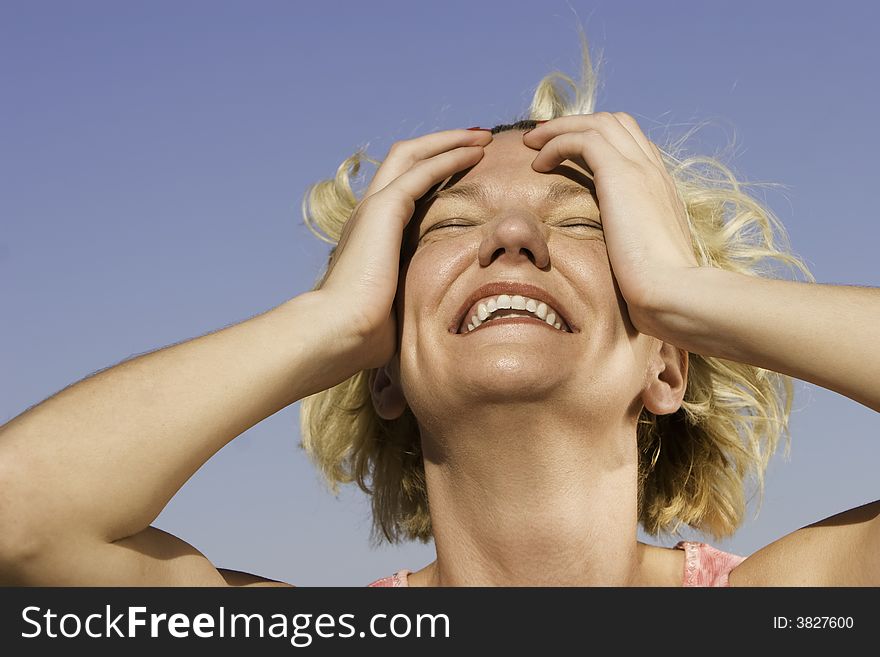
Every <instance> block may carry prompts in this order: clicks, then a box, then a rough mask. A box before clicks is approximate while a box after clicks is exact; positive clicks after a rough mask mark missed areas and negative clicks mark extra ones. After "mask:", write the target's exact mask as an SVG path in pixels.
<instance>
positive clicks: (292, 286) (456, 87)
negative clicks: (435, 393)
mask: <svg viewBox="0 0 880 657" xmlns="http://www.w3.org/2000/svg"><path fill="white" fill-rule="evenodd" d="M417 7H418V11H416V8H417ZM572 9H574V10H575V11H576V12H577V15H578V16H579V17H580V19H581V21H582V23H583V25H584V27H585V29H586V32H587V36H588V38H589V39H590V40H591V43H592V46H593V48H594V52H597V51H598V50H600V49H601V50H602V51H603V60H604V66H603V70H602V81H603V86H602V88H601V91H600V94H599V102H598V109H600V110H608V111H626V112H629V113H630V114H633V115H634V116H635V117H636V119H637V120H638V121H639V122H640V124H641V125H642V127H643V129H644V130H645V131H646V133H647V134H648V136H649V137H651V138H653V139H655V141H660V140H661V139H662V137H663V136H664V135H666V134H671V135H676V134H680V133H681V132H683V131H684V130H686V129H687V128H688V127H690V126H692V125H694V124H696V123H699V122H703V121H708V122H710V123H709V125H708V126H707V127H705V128H703V129H702V130H701V131H700V132H699V133H698V134H697V135H696V137H695V138H694V140H693V141H692V142H691V144H692V150H693V151H694V152H703V153H710V154H711V153H714V152H717V151H721V150H723V149H724V148H725V146H727V145H728V144H729V143H730V142H732V141H733V142H734V147H733V148H732V149H729V151H732V152H731V154H730V156H729V157H728V158H727V159H726V161H727V162H728V164H730V165H731V166H732V167H733V168H734V170H735V171H736V172H737V173H738V174H739V175H740V177H741V178H742V179H744V180H748V181H766V182H776V183H780V184H781V185H784V187H780V188H771V189H768V190H766V191H765V192H760V194H761V195H762V198H763V199H764V200H766V202H767V203H768V204H769V205H770V207H771V208H772V209H773V210H774V212H775V213H776V214H777V215H778V216H779V217H780V219H781V220H782V221H783V223H784V224H785V225H786V226H787V228H788V231H789V234H790V237H791V240H792V244H793V247H794V250H795V251H796V252H797V253H799V254H800V255H801V256H802V257H803V258H804V259H805V260H806V261H807V263H808V265H809V266H810V267H811V268H812V270H813V272H814V274H815V276H816V278H817V280H818V281H819V282H824V283H841V284H860V285H871V286H877V285H878V284H880V268H878V264H877V245H878V244H880V228H878V216H877V200H876V196H875V195H876V193H877V189H878V185H877V183H876V181H875V175H876V174H875V173H874V172H876V170H877V153H878V152H880V139H878V136H877V129H876V128H875V127H874V126H875V124H876V115H877V108H878V106H880V102H878V101H880V91H878V85H877V83H876V79H877V68H878V63H880V45H878V41H877V39H876V25H877V22H878V19H880V10H878V9H877V5H876V4H874V3H866V2H840V1H838V2H834V3H802V2H771V3H768V2H754V1H746V2H743V1H740V2H712V3H708V2H691V1H689V2H663V3H657V2H631V1H629V2H625V1H621V0H613V1H612V0H604V1H601V2H584V1H581V0H570V1H569V2H565V1H562V0H551V1H550V2H541V3H536V2H534V1H531V2H520V1H515V2H514V1H510V0H505V1H504V2H500V1H499V2H473V1H470V2H461V1H460V0H447V1H445V2H443V3H416V4H414V3H412V2H387V1H386V2H377V1H375V0H373V1H371V2H335V3H317V2H315V3H306V2H277V1H276V2H268V1H260V2H244V1H241V2H217V1H211V2H207V1H198V2H197V1H191V0H188V1H185V2H180V1H174V2H171V1H168V0H165V1H154V2H149V3H133V2H126V3H120V2H110V1H108V2H95V1H85V0H84V1H80V2H76V3H68V2H60V1H59V2H45V1H27V2H25V1H22V0H19V1H9V0H4V1H3V2H2V3H0V99H2V100H0V223H2V229H0V295H2V309H3V310H2V313H0V334H2V340H0V422H5V421H7V420H9V419H11V418H13V417H14V416H16V415H18V414H19V413H21V412H22V411H23V410H25V409H26V408H27V407H29V406H30V405H32V404H34V403H36V402H38V401H41V400H42V399H45V398H46V397H48V396H49V395H51V394H53V393H54V392H56V391H58V390H60V389H61V388H63V387H65V386H66V385H68V384H70V383H72V382H74V381H77V380H79V379H82V378H83V377H85V376H87V375H89V374H91V373H92V372H94V371H95V370H98V369H100V368H103V367H106V366H108V365H112V364H114V363H117V362H119V361H121V360H123V359H126V358H128V357H129V356H132V355H134V354H139V353H142V352H146V351H150V350H154V349H157V348H159V347H162V346H165V345H168V344H171V343H174V342H178V341H181V340H184V339H188V338H192V337H196V336H199V335H202V334H204V333H206V332H209V331H212V330H215V329H217V328H220V327H223V326H226V325H229V324H233V323H237V322H239V321H242V320H244V319H247V318H248V317H251V316H253V315H256V314H258V313H261V312H263V311H265V310H268V309H269V308H271V307H274V306H276V305H278V304H279V303H281V302H283V301H284V300H286V299H288V298H290V297H293V296H295V295H297V294H300V293H302V292H304V291H306V290H308V289H310V287H311V285H312V283H313V281H314V279H315V276H316V274H317V272H318V270H319V268H320V266H321V265H322V263H323V262H324V261H325V259H326V256H327V253H328V247H327V245H325V244H323V243H322V242H319V241H318V240H317V239H315V238H314V237H313V236H312V235H311V233H309V231H308V230H307V229H306V228H305V226H304V224H303V221H302V216H301V211H300V203H301V200H302V197H303V193H304V192H305V190H306V187H307V186H308V185H309V184H311V183H313V182H316V181H317V180H320V179H322V178H327V177H330V176H332V175H333V174H334V173H335V171H336V168H337V166H338V165H339V163H340V162H341V161H342V160H343V159H344V158H346V157H347V156H348V155H350V154H351V153H352V152H354V150H356V148H357V147H358V146H360V145H368V152H369V154H370V155H371V156H372V157H374V158H376V159H381V158H383V157H384V156H385V154H386V153H387V150H388V148H389V147H390V146H391V144H392V143H393V142H394V141H396V140H399V139H406V138H410V137H414V136H416V135H420V134H424V133H426V132H432V131H435V130H441V129H448V128H456V127H468V126H472V125H482V126H486V127H489V126H492V125H494V124H496V123H502V122H505V121H507V120H509V119H512V118H514V117H518V116H520V115H521V114H523V113H524V112H525V111H526V110H527V107H528V103H529V101H530V99H531V96H532V93H533V91H534V87H535V85H536V84H537V83H538V81H539V80H540V79H541V78H542V77H543V76H544V75H546V74H547V73H549V72H551V71H553V70H562V71H564V72H566V73H569V74H571V75H573V76H577V75H578V72H579V70H578V68H577V66H578V61H579V60H578V57H579V42H578V39H577V32H576V27H575V23H574V13H573V12H572ZM370 171H372V169H370ZM840 339H841V340H845V339H846V317H841V325H840ZM871 346H872V347H875V345H871ZM805 357H806V355H805ZM796 390H797V395H796V399H795V408H796V410H795V412H794V414H793V416H792V424H791V426H792V434H793V445H792V455H791V459H790V460H785V459H783V458H782V457H781V454H780V455H779V456H778V457H776V458H774V459H773V461H772V463H771V467H770V470H769V473H768V484H767V489H766V496H765V500H764V505H763V508H762V510H761V513H760V515H759V516H758V517H757V519H755V518H754V517H753V516H754V511H753V510H752V511H751V512H750V519H749V521H748V522H747V523H746V524H745V525H744V526H743V528H742V529H741V530H740V532H739V533H738V534H737V535H736V536H735V537H734V538H732V539H731V540H728V541H724V542H716V543H715V545H717V546H719V547H721V548H722V549H726V550H730V551H733V552H737V553H739V554H750V553H751V552H753V551H755V550H757V549H759V548H760V547H762V546H764V545H766V544H768V543H770V542H772V541H774V540H776V539H777V538H779V537H781V536H783V535H784V534H786V533H788V532H791V531H793V530H795V529H798V528H799V527H801V526H803V525H806V524H809V523H811V522H814V521H816V520H819V519H821V518H824V517H826V516H829V515H832V514H834V513H837V512H839V511H842V510H845V509H848V508H851V507H854V506H858V505H860V504H864V503H866V502H869V501H873V500H874V499H877V498H878V497H880V494H878V492H880V491H878V486H877V463H878V462H880V436H878V433H880V432H878V429H880V424H878V417H877V414H876V413H874V412H873V411H871V410H869V409H867V408H865V407H863V406H860V405H859V404H858V403H856V402H854V401H851V400H849V399H846V398H844V397H841V396H840V395H837V394H836V393H832V392H829V391H827V390H823V389H821V388H818V387H816V386H813V385H808V384H802V383H799V384H797V388H796ZM298 418H299V404H295V405H293V406H291V407H289V408H287V409H285V410H283V411H281V412H279V413H277V414H276V415H274V416H273V417H271V418H268V419H266V420H265V421H263V422H262V423H260V424H258V425H257V426H255V427H254V428H253V429H251V430H250V431H248V432H246V433H245V434H243V435H242V436H240V437H239V438H237V439H236V440H234V441H233V442H232V443H231V444H229V445H228V446H227V447H225V448H224V449H223V450H221V451H220V452H219V453H218V454H217V455H216V456H215V457H214V458H213V459H211V460H210V461H209V462H208V463H207V464H206V465H205V466H204V467H203V468H202V469H201V470H200V471H199V472H198V473H197V474H196V475H195V476H194V477H193V478H192V479H191V480H190V481H189V482H188V483H187V484H186V485H185V486H184V487H183V489H182V490H181V491H180V492H179V494H178V495H177V496H176V497H175V498H174V499H173V500H172V501H171V503H170V504H169V505H168V507H167V508H166V509H165V511H164V512H163V513H162V514H161V515H160V516H159V518H158V520H157V522H156V525H157V526H159V527H161V528H163V529H165V530H167V531H170V532H172V533H174V534H176V535H178V536H180V537H181V538H183V539H184V540H186V541H188V542H190V543H192V544H193V545H195V546H196V547H197V548H198V549H200V550H201V551H203V552H204V553H205V554H206V555H207V556H208V557H209V558H210V559H211V560H212V561H213V562H214V563H215V564H217V565H218V566H221V567H226V568H233V569H239V570H246V571H250V572H254V573H257V574H261V575H265V576H268V577H272V578H277V579H281V580H284V581H288V582H291V583H294V584H300V585H362V584H367V583H368V582H370V581H372V580H373V579H375V578H377V577H380V576H384V575H387V574H390V573H391V572H392V571H394V570H397V569H399V568H403V567H406V568H410V569H418V568H421V567H422V566H424V565H425V564H427V563H428V562H429V561H431V560H432V559H433V548H432V546H430V545H429V546H423V545H420V544H411V545H405V546H401V547H388V548H383V549H379V550H371V549H370V548H369V545H368V536H369V528H370V518H369V507H368V504H367V502H366V499H365V498H364V497H363V495H362V494H361V493H360V492H359V491H357V490H356V489H352V490H349V491H347V492H345V493H343V494H342V495H341V496H340V497H339V498H338V499H337V498H334V497H333V496H332V495H330V494H329V493H327V492H325V491H324V489H323V488H322V484H321V482H320V480H319V478H318V476H317V473H316V471H315V470H314V468H313V467H312V466H311V465H310V463H309V462H308V460H307V458H306V457H305V454H304V453H303V452H302V451H301V450H300V449H299V448H298V446H297V445H298V443H299V433H298ZM643 538H644V537H643ZM685 538H697V539H698V540H699V539H700V536H699V535H696V534H687V535H685ZM675 540H676V539H674V538H672V539H668V540H665V541H663V542H662V544H664V545H672V544H673V543H674V542H675Z"/></svg>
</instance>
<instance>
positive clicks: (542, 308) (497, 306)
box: [467, 294, 566, 331]
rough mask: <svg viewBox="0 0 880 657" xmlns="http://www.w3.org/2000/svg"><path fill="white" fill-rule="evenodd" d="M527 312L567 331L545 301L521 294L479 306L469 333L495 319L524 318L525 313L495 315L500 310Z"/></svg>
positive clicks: (500, 296)
mask: <svg viewBox="0 0 880 657" xmlns="http://www.w3.org/2000/svg"><path fill="white" fill-rule="evenodd" d="M507 308H509V309H511V310H521V311H527V312H528V313H530V314H532V315H534V316H535V317H537V318H538V319H540V320H542V321H544V322H546V323H547V324H548V325H549V326H552V327H553V328H555V329H558V330H560V331H565V330H566V329H564V328H563V327H562V318H561V317H560V318H557V317H556V313H555V312H552V310H551V309H550V308H549V307H548V306H547V304H546V303H544V302H543V301H537V300H536V299H530V298H528V297H525V296H523V295H521V294H514V295H509V294H500V295H498V296H497V297H495V298H490V299H487V300H486V301H484V302H482V303H479V304H477V307H476V309H475V310H474V314H473V315H471V317H470V321H469V323H468V325H467V330H468V331H473V330H474V329H476V328H479V327H480V325H481V324H485V323H486V322H491V321H492V320H493V319H505V318H507V317H524V316H526V315H524V314H523V313H516V312H513V313H504V314H501V313H499V314H495V313H496V311H498V310H504V309H507Z"/></svg>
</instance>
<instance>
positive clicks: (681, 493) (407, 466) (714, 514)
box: [300, 30, 815, 543]
mask: <svg viewBox="0 0 880 657" xmlns="http://www.w3.org/2000/svg"><path fill="white" fill-rule="evenodd" d="M580 40H581V47H582V66H583V69H582V78H581V81H580V83H575V82H574V81H573V80H572V79H571V78H570V77H568V76H567V75H565V74H563V73H560V72H558V71H557V72H553V73H550V74H548V75H547V76H546V77H545V78H544V79H542V80H541V82H540V83H539V84H538V87H537V89H536V90H535V94H534V97H533V99H532V103H531V107H530V109H529V113H528V117H529V118H528V119H525V120H521V121H518V122H516V123H513V124H510V125H503V126H496V128H493V130H492V131H493V133H496V132H501V131H504V130H510V129H526V128H529V127H533V126H534V122H535V121H537V120H542V119H552V118H556V117H559V116H565V115H571V114H590V113H592V112H593V111H594V109H593V108H594V106H595V97H596V91H597V80H598V78H597V73H596V69H594V67H593V63H592V60H591V58H590V53H589V47H588V44H587V40H586V37H585V35H584V33H583V30H580ZM560 83H562V84H560ZM565 87H568V88H569V89H570V90H571V91H573V95H574V97H573V98H572V97H571V96H570V95H569V94H567V93H565ZM690 134H691V133H688V135H685V137H684V138H683V139H681V140H679V141H678V142H676V143H675V144H668V145H667V146H666V147H665V148H661V151H662V154H663V159H664V163H665V164H666V167H667V170H668V171H669V173H670V174H671V176H672V177H673V179H674V180H675V182H676V185H677V188H678V191H679V193H680V194H681V197H682V199H683V200H684V202H685V204H686V206H687V209H688V216H689V220H690V222H689V223H690V228H691V238H692V243H693V248H694V253H695V255H696V256H697V259H698V261H699V262H700V264H701V266H705V267H718V268H722V269H727V270H730V271H735V272H739V273H742V274H747V275H752V276H767V277H770V276H771V275H772V272H771V268H770V267H768V266H767V265H768V264H769V265H774V264H784V265H788V266H789V267H791V268H792V269H797V270H800V271H801V272H802V273H803V274H804V276H805V278H806V279H807V280H809V281H811V282H813V281H814V280H815V279H813V277H812V275H811V273H810V271H809V269H808V268H807V266H806V265H805V264H804V263H803V262H802V261H801V260H800V259H799V258H798V257H797V256H795V255H793V254H792V253H791V251H790V248H789V247H788V237H787V235H786V232H785V229H784V227H783V226H782V224H781V223H780V222H779V220H778V219H776V217H775V216H774V215H773V214H772V212H771V211H770V210H769V209H768V208H766V207H764V206H763V205H762V204H761V203H759V202H758V201H757V200H755V199H754V198H752V197H751V196H749V195H748V194H747V193H746V191H745V189H744V188H745V187H746V186H747V184H745V183H742V182H739V181H738V180H737V179H736V178H735V177H734V175H733V173H732V172H731V170H730V169H728V168H727V167H726V166H725V165H724V164H722V163H721V162H720V161H719V160H717V159H715V158H712V157H687V158H684V159H679V157H678V155H680V154H681V152H682V145H683V143H684V141H686V140H687V138H688V137H689V136H690ZM364 160H366V161H368V162H371V163H373V164H375V165H377V166H378V165H379V164H380V162H377V161H375V160H372V159H370V158H369V157H367V156H366V153H365V152H364V150H363V149H360V150H358V151H357V152H356V153H355V154H354V155H352V156H351V157H349V158H348V159H346V160H345V161H344V162H342V164H341V165H340V166H339V168H338V169H337V171H336V176H335V177H334V178H332V179H329V180H324V181H321V182H319V183H316V184H314V185H312V186H311V187H310V188H309V189H308V191H307V193H306V196H305V199H304V200H303V215H304V218H305V223H306V226H307V227H308V228H309V230H311V231H312V232H313V233H314V234H315V235H316V236H317V237H319V238H320V239H322V240H323V241H326V242H329V243H331V244H335V243H336V242H337V241H338V239H339V236H340V235H341V233H342V229H343V226H344V225H345V222H346V221H347V220H348V218H349V216H350V215H351V213H352V211H353V209H354V207H355V205H356V204H357V203H358V201H359V199H358V198H357V196H356V195H355V193H354V192H353V190H352V186H351V177H352V176H354V175H357V174H358V172H359V170H360V167H361V163H362V161H364ZM774 230H775V231H776V232H777V233H778V237H776V236H774ZM332 257H333V252H332V251H331V254H330V258H331V259H332ZM328 264H329V263H328ZM325 275H326V270H325V274H323V275H322V276H321V279H320V280H319V281H318V283H317V285H316V286H315V289H317V288H319V287H320V286H321V284H322V283H323V279H324V276H325ZM374 372H375V371H363V372H359V373H358V374H356V375H354V376H353V377H351V378H350V379H348V380H346V381H343V382H342V383H340V384H339V385H336V386H334V387H332V388H330V389H328V390H325V391H323V392H320V393H318V394H315V395H312V396H310V397H307V398H305V399H303V400H302V407H301V411H300V420H301V430H302V447H303V448H304V449H305V450H306V452H307V453H308V454H309V456H310V457H311V459H312V460H313V461H314V462H315V464H316V465H317V466H318V467H319V469H320V470H321V472H322V473H323V475H324V477H325V478H326V480H327V482H328V483H329V485H330V488H331V490H332V491H333V493H334V494H336V493H338V490H339V484H343V483H351V482H357V484H358V486H359V487H360V488H361V489H362V490H363V491H364V492H366V493H367V494H368V495H370V496H371V497H372V511H373V534H372V537H373V541H374V542H380V541H381V537H382V536H384V538H385V539H386V540H387V541H389V542H391V543H396V542H399V541H400V540H401V539H409V540H414V539H418V540H420V541H422V542H427V541H428V540H430V539H431V518H430V514H429V511H428V494H427V488H426V484H425V473H424V466H423V463H422V447H421V442H420V438H419V428H418V424H417V422H416V418H415V417H414V415H413V414H412V412H411V411H410V410H409V409H408V408H407V410H406V411H405V412H404V414H403V415H402V416H401V417H400V418H398V419H396V420H390V421H389V420H383V419H381V418H380V417H379V416H378V415H377V414H376V412H375V410H374V408H373V405H372V399H371V394H370V381H371V379H372V376H373V374H374ZM792 398H793V385H792V380H791V378H790V377H787V376H785V375H782V374H779V373H776V372H772V371H770V370H765V369H761V368H759V367H753V366H751V365H746V364H742V363H736V362H732V361H728V360H724V359H721V358H714V357H704V356H700V355H698V354H693V353H691V354H689V373H688V381H687V388H686V391H685V394H684V401H683V403H682V405H681V408H680V409H679V410H678V411H677V412H675V413H672V414H670V415H660V416H657V415H654V414H652V413H650V412H648V411H646V410H643V411H642V414H641V416H640V418H639V420H638V424H637V441H638V449H639V472H638V518H639V522H640V524H641V525H642V527H643V528H644V530H645V531H646V532H647V533H648V534H651V535H658V534H660V533H669V534H671V533H677V532H678V531H679V529H680V528H681V526H682V525H688V526H690V527H692V528H693V529H696V530H699V531H701V532H703V533H707V534H711V535H712V536H713V537H714V538H716V539H718V538H723V537H725V536H729V535H731V534H733V533H734V532H735V531H736V529H737V528H738V527H739V526H740V525H741V524H742V521H743V519H744V515H745V509H746V494H745V488H746V480H747V477H748V476H749V475H750V474H751V475H753V476H754V478H755V481H756V482H757V484H758V487H759V489H760V493H761V496H762V497H763V485H764V471H765V470H766V467H767V464H768V461H769V459H770V457H771V455H772V454H773V453H774V452H775V451H776V448H777V446H778V443H779V440H780V438H782V437H783V436H784V437H785V438H786V452H787V451H788V449H789V447H790V440H791V436H790V433H789V429H788V416H789V414H790V412H791V405H792Z"/></svg>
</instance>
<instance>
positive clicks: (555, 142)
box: [532, 128, 632, 176]
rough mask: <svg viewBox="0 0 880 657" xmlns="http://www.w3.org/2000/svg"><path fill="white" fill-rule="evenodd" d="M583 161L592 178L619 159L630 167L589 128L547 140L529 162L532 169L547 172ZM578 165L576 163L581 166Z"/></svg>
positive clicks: (623, 158) (606, 141) (603, 137)
mask: <svg viewBox="0 0 880 657" xmlns="http://www.w3.org/2000/svg"><path fill="white" fill-rule="evenodd" d="M578 159H579V160H580V162H583V164H582V165H581V166H585V167H586V170H587V171H588V172H590V173H591V174H593V175H594V176H595V175H596V174H598V173H599V171H600V170H601V169H602V168H604V167H608V166H612V165H614V164H615V163H620V161H621V160H624V161H626V162H627V163H628V164H630V165H631V164H632V162H631V161H630V160H628V159H627V158H625V157H624V156H623V155H622V154H621V153H620V151H619V150H617V149H616V148H615V147H614V146H613V145H612V144H611V143H610V142H609V141H608V140H607V139H606V138H605V136H604V134H603V133H601V132H599V131H598V130H595V129H593V128H589V129H587V130H582V131H580V132H566V133H564V134H561V135H557V136H555V137H553V138H552V139H550V141H548V142H547V143H546V144H544V147H543V148H542V149H541V152H540V153H538V156H537V157H536V158H535V160H534V161H533V162H532V168H533V169H534V170H535V171H538V172H541V173H547V172H549V171H552V170H553V169H554V168H556V167H557V166H559V165H560V164H562V162H564V161H565V160H572V161H574V162H578ZM580 162H578V164H580Z"/></svg>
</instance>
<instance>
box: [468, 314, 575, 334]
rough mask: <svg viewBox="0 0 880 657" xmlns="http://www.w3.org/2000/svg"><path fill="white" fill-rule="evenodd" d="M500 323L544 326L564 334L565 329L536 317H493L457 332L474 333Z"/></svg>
mask: <svg viewBox="0 0 880 657" xmlns="http://www.w3.org/2000/svg"><path fill="white" fill-rule="evenodd" d="M502 324H522V325H523V326H543V327H544V328H548V329H550V330H551V331H553V332H554V333H562V334H565V333H567V331H563V330H562V329H558V328H556V327H555V326H550V325H549V324H548V323H547V322H542V321H539V320H537V319H532V318H530V317H505V318H504V319H493V320H492V321H491V322H487V323H485V324H480V325H479V326H478V327H477V328H475V329H474V330H473V331H467V330H465V332H464V333H459V335H470V334H472V333H476V332H477V331H480V330H482V329H483V328H484V327H489V326H496V325H497V326H501V325H502Z"/></svg>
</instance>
